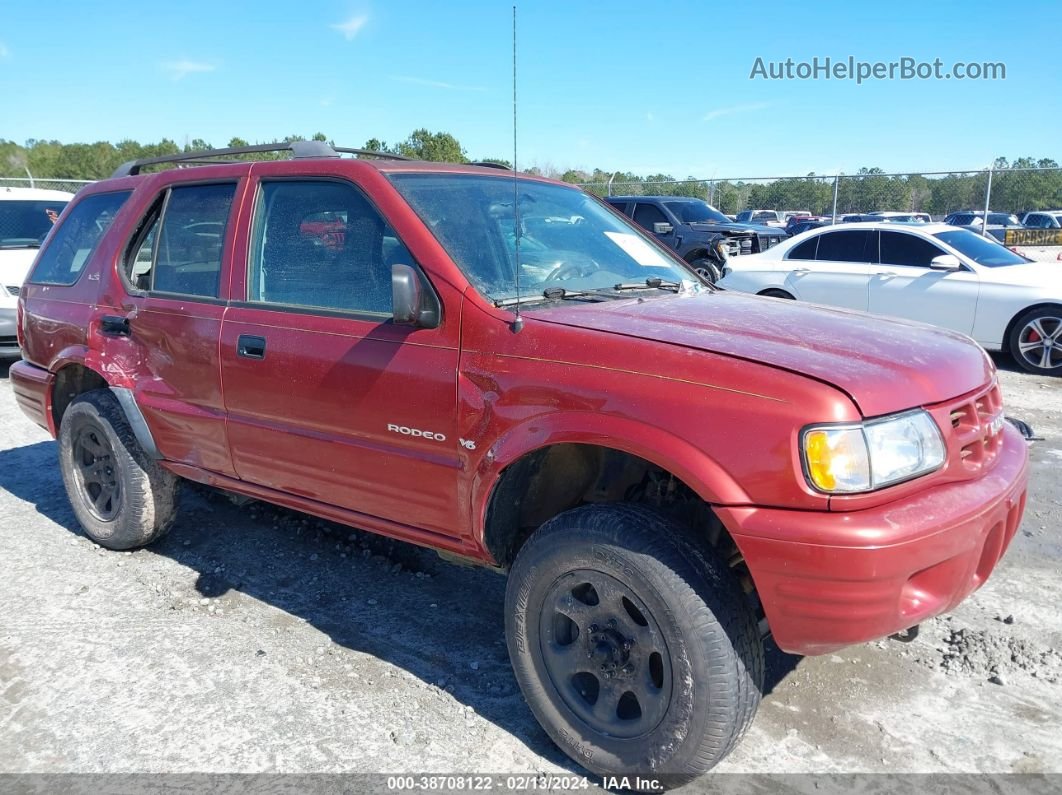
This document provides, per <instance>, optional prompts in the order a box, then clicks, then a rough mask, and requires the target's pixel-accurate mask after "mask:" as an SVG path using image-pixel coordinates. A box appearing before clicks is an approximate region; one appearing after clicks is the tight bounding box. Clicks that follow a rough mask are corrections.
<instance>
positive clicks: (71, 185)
mask: <svg viewBox="0 0 1062 795" xmlns="http://www.w3.org/2000/svg"><path fill="white" fill-rule="evenodd" d="M92 181H93V180H91V179H36V178H34V179H30V178H29V177H0V189H2V188H38V189H41V190H62V191H66V192H67V193H77V192H78V191H79V190H81V189H82V188H83V187H85V186H86V185H89V184H91V183H92Z"/></svg>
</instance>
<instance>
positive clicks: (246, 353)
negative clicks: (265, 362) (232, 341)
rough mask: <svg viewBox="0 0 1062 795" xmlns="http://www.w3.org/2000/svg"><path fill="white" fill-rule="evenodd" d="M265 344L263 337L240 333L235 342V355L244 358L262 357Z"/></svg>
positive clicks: (263, 356)
mask: <svg viewBox="0 0 1062 795" xmlns="http://www.w3.org/2000/svg"><path fill="white" fill-rule="evenodd" d="M265 346H266V341H265V337H256V336H254V335H252V334H241V335H240V338H239V340H238V341H237V342H236V355H237V356H242V357H243V358H244V359H264V358H265Z"/></svg>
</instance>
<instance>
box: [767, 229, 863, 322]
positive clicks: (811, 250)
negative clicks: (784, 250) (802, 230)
mask: <svg viewBox="0 0 1062 795" xmlns="http://www.w3.org/2000/svg"><path fill="white" fill-rule="evenodd" d="M877 234H878V233H877V231H875V230H868V229H830V230H827V231H825V232H822V233H820V234H818V235H815V236H814V237H811V238H808V239H807V240H805V241H804V242H803V243H800V244H799V245H797V246H796V247H794V248H793V249H792V250H790V252H789V253H788V254H787V255H786V259H785V262H786V264H787V265H788V266H789V270H788V272H787V273H786V276H785V289H786V290H787V291H788V292H789V293H791V294H792V295H793V296H794V297H795V298H797V299H798V300H801V301H811V302H813V303H816V304H827V305H829V306H842V307H845V308H847V309H859V310H862V311H866V308H867V302H868V295H867V293H868V284H869V282H870V276H871V273H872V271H873V269H874V267H875V266H874V265H873V261H874V260H876V259H877Z"/></svg>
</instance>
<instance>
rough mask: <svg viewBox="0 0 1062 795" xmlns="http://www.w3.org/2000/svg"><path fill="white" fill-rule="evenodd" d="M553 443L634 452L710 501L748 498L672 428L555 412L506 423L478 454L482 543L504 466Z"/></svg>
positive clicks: (476, 511) (477, 524)
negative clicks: (491, 441) (517, 422)
mask: <svg viewBox="0 0 1062 795" xmlns="http://www.w3.org/2000/svg"><path fill="white" fill-rule="evenodd" d="M557 444H586V445H594V446H596V447H605V448H609V449H612V450H618V451H620V452H624V453H629V454H631V455H635V456H638V457H639V458H643V459H645V460H646V461H648V462H649V463H651V464H654V465H656V466H658V467H660V468H662V469H664V470H666V471H668V472H670V473H672V474H673V475H675V477H677V478H679V479H680V480H682V482H683V483H685V484H686V485H687V486H689V487H690V488H691V489H692V490H693V491H694V492H695V493H696V494H697V495H698V496H699V497H700V498H701V499H703V500H704V501H705V502H708V503H713V504H730V505H743V504H744V505H747V504H749V502H750V500H749V497H748V495H747V494H746V493H745V491H744V490H743V489H742V488H741V486H739V485H738V483H737V481H735V480H734V479H733V478H732V477H731V476H730V474H729V473H728V472H727V471H726V470H725V469H724V468H723V467H722V466H721V465H720V464H719V463H718V462H716V461H715V460H713V459H712V458H711V457H710V456H708V455H707V454H706V453H705V452H704V451H703V450H701V449H700V448H698V447H696V446H694V445H693V444H691V443H690V442H689V441H687V440H686V439H684V438H682V437H680V436H678V435H676V434H674V433H671V432H670V431H667V430H663V429H661V428H658V427H655V426H651V425H647V424H645V423H642V422H638V421H635V420H631V419H626V418H622V417H610V416H608V415H605V414H599V413H595V412H584V411H567V412H558V413H554V414H550V415H548V416H541V415H540V416H538V417H532V418H529V419H526V420H524V421H523V422H521V423H520V424H519V425H516V426H513V427H512V428H509V429H508V430H507V431H506V432H505V433H504V434H503V435H502V436H501V437H499V438H498V439H497V441H495V443H494V444H493V445H491V447H490V448H489V449H488V450H487V451H486V452H485V453H484V454H483V456H482V457H481V458H480V460H479V463H478V465H477V467H476V470H475V474H474V476H473V482H472V489H471V495H470V497H471V501H472V505H471V508H472V517H473V522H474V524H473V534H474V536H475V538H476V539H477V541H478V542H480V543H482V542H483V534H484V531H485V526H486V517H487V510H488V506H489V505H490V500H491V497H492V495H493V494H494V490H495V489H496V488H497V486H498V483H499V481H500V479H501V475H502V473H503V472H504V471H505V469H507V468H508V467H509V466H511V465H512V464H513V463H514V462H516V461H517V460H519V459H520V458H522V457H523V456H525V455H528V454H530V453H533V452H535V451H536V450H541V449H543V448H546V447H551V446H553V445H557ZM663 451H666V452H663Z"/></svg>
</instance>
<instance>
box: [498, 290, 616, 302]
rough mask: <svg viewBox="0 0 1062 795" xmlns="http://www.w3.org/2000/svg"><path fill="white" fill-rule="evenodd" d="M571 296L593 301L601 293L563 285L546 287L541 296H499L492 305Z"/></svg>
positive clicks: (564, 298) (556, 299)
mask: <svg viewBox="0 0 1062 795" xmlns="http://www.w3.org/2000/svg"><path fill="white" fill-rule="evenodd" d="M571 298H590V299H593V300H594V301H600V300H601V293H596V292H587V291H585V290H566V289H565V288H563V287H547V288H546V289H545V290H543V291H542V294H541V296H536V295H521V296H520V297H516V296H513V297H512V298H499V299H497V300H496V301H495V302H494V305H495V306H497V307H503V306H516V305H518V304H530V303H534V302H536V301H542V300H546V301H567V300H568V299H571Z"/></svg>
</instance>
